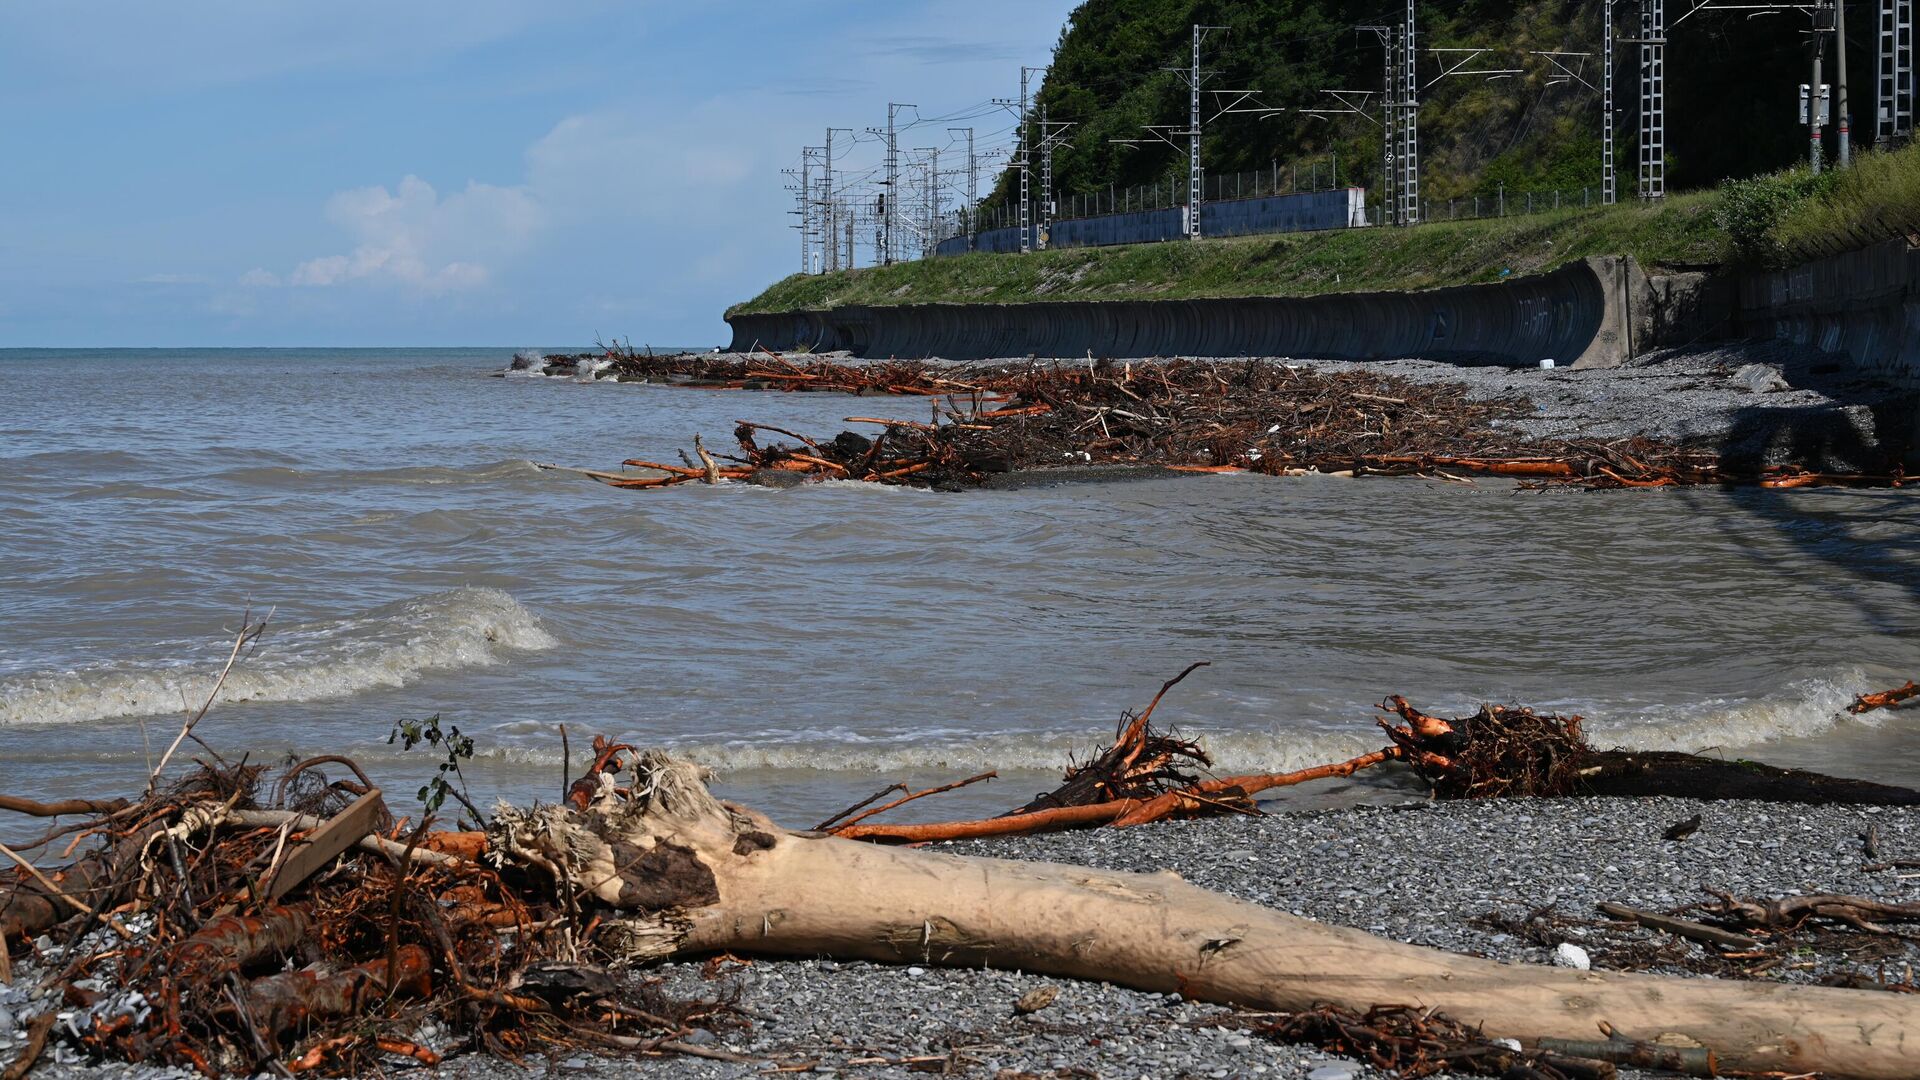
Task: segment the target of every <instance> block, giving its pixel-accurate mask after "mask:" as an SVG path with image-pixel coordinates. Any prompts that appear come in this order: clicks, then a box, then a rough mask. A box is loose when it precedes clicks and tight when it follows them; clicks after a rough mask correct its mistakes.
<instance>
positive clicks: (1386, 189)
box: [1334, 26, 1399, 225]
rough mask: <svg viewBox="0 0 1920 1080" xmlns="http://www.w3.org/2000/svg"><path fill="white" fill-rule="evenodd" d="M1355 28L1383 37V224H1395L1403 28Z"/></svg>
mask: <svg viewBox="0 0 1920 1080" xmlns="http://www.w3.org/2000/svg"><path fill="white" fill-rule="evenodd" d="M1354 29H1355V30H1362V31H1366V30H1370V31H1372V32H1373V34H1374V35H1375V36H1376V37H1378V38H1379V39H1380V56H1381V75H1380V224H1382V225H1391V224H1393V222H1394V220H1395V218H1394V209H1395V207H1394V203H1395V201H1396V198H1395V195H1394V191H1395V185H1394V172H1395V169H1394V156H1393V147H1394V142H1395V141H1396V138H1397V135H1396V131H1397V119H1396V117H1397V115H1398V112H1399V110H1398V109H1396V108H1394V100H1395V96H1394V92H1395V90H1396V89H1397V88H1398V85H1399V80H1398V79H1397V78H1395V75H1396V74H1397V73H1398V71H1399V64H1398V62H1397V61H1398V58H1399V40H1398V39H1399V30H1398V29H1397V28H1395V27H1391V26H1356V27H1354ZM1334 97H1335V98H1336V99H1339V100H1341V101H1342V102H1343V103H1344V102H1345V100H1346V99H1344V98H1341V97H1340V95H1339V94H1335V95H1334ZM1356 111H1358V107H1357V106H1356Z"/></svg>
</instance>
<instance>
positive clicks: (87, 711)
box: [0, 588, 559, 727]
mask: <svg viewBox="0 0 1920 1080" xmlns="http://www.w3.org/2000/svg"><path fill="white" fill-rule="evenodd" d="M173 644H175V645H178V646H179V647H181V648H182V649H185V648H187V646H186V645H185V644H184V643H173ZM558 644H559V642H558V641H556V640H555V639H554V638H553V636H552V635H551V634H549V633H547V631H546V630H544V629H543V628H542V627H541V625H540V620H539V619H537V618H535V617H534V615H533V613H532V612H530V611H528V610H527V609H526V608H524V607H522V606H520V603H519V602H518V601H516V600H515V599H514V598H513V597H511V596H509V595H508V594H506V593H504V592H502V591H500V590H498V589H473V588H463V589H451V590H448V591H446V592H439V593H431V594H428V595H426V596H421V597H416V598H414V599H412V600H405V601H401V602H398V603H394V604H387V605H384V606H382V607H379V608H375V609H373V610H372V611H368V612H365V613H362V614H360V615H356V616H353V617H351V618H346V619H334V620H324V621H316V622H308V623H296V624H293V625H290V626H284V627H282V626H274V625H270V626H269V627H268V630H267V634H266V636H265V637H264V638H262V639H261V645H260V649H259V651H258V652H257V653H256V654H255V655H253V656H251V657H249V658H247V659H246V660H244V661H242V662H241V663H240V664H238V665H237V666H235V668H234V669H233V673H232V674H231V675H230V676H228V678H227V682H226V685H225V686H224V687H222V688H221V691H220V698H219V700H220V701H223V702H235V701H261V702H274V701H321V700H326V699H329V698H341V697H347V696H349V695H352V694H356V693H359V692H361V691H364V690H372V689H377V688H381V687H399V686H405V685H407V684H408V683H410V682H412V681H414V680H415V679H417V678H419V677H420V676H421V675H422V674H424V673H426V672H430V671H450V670H458V669H462V668H475V667H486V666H490V665H493V664H499V663H504V662H505V661H506V660H507V659H508V658H509V657H510V656H511V654H512V653H513V652H514V651H539V650H545V649H551V648H554V647H555V646H557V645H558ZM204 648H205V647H204V645H203V646H201V647H200V648H196V649H194V650H193V653H194V655H191V656H187V657H167V658H162V659H157V660H141V661H132V662H124V661H114V662H109V663H102V664H96V665H90V666H87V667H81V668H76V669H71V670H66V671H42V672H32V673H28V674H25V675H15V676H8V677H5V678H0V727H8V726H12V725H18V724H60V723H80V722H85V721H91V720H104V719H108V718H111V717H122V716H158V715H163V714H170V713H178V712H180V711H181V708H182V702H183V701H192V702H193V703H194V704H195V705H196V706H197V705H198V703H199V702H201V701H203V700H205V695H206V693H207V691H208V690H209V689H211V687H212V685H213V680H214V677H215V676H216V675H217V674H218V672H219V668H220V664H221V663H222V662H223V661H224V660H225V655H224V653H222V654H221V655H219V656H213V655H212V654H211V653H210V652H207V651H203V650H204Z"/></svg>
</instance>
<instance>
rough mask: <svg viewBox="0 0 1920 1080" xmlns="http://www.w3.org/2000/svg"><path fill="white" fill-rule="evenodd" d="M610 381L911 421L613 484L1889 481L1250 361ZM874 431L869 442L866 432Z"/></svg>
mask: <svg viewBox="0 0 1920 1080" xmlns="http://www.w3.org/2000/svg"><path fill="white" fill-rule="evenodd" d="M612 363H613V364H614V366H615V368H616V369H617V370H618V371H619V372H620V373H621V374H620V377H622V378H629V377H630V378H641V379H646V380H648V381H657V382H662V383H665V384H667V385H678V386H686V387H695V388H710V389H711V388H727V389H766V390H771V389H781V390H800V389H805V390H820V391H834V392H841V393H849V394H884V395H893V396H912V397H916V398H921V399H925V400H928V401H930V402H931V408H930V411H929V413H928V414H927V416H926V417H925V418H924V419H915V418H911V417H886V416H850V417H847V421H848V422H849V423H857V424H860V425H863V426H865V427H866V429H867V430H866V432H865V433H862V432H856V431H844V432H841V433H839V434H838V435H834V436H818V437H814V436H808V435H803V434H800V433H797V432H792V431H784V430H781V429H778V428H772V427H767V426H764V425H759V424H753V423H748V422H745V421H741V422H740V423H739V425H738V427H737V428H736V430H735V432H734V435H735V439H736V441H737V442H738V444H739V446H738V450H737V452H726V453H713V454H710V453H708V451H707V449H706V448H705V447H703V446H700V445H699V444H698V440H696V445H695V447H694V450H695V453H696V454H697V455H698V460H696V458H695V456H694V455H689V454H685V453H683V454H682V455H681V459H682V460H681V463H680V464H677V465H676V464H673V463H670V462H668V463H662V462H653V461H645V460H637V459H636V460H629V461H627V462H624V465H625V466H626V467H627V468H629V469H633V470H638V471H637V472H607V471H595V470H585V469H582V470H574V471H577V472H582V473H584V474H585V475H588V476H591V477H593V478H594V479H597V480H600V481H603V482H605V483H608V484H610V485H613V486H615V487H623V488H653V487H672V486H675V485H678V484H684V483H693V482H707V483H718V482H720V481H723V480H754V481H758V482H788V483H790V482H794V481H795V480H828V479H840V480H860V481H871V482H875V483H887V484H907V485H914V486H924V487H938V488H945V489H959V488H966V487H971V486H975V485H978V484H981V483H984V482H986V481H987V480H988V478H990V477H992V476H993V475H995V474H999V473H1007V472H1016V471H1019V472H1026V471H1034V470H1047V469H1058V468H1062V467H1071V466H1090V465H1098V466H1131V467H1136V468H1144V467H1152V468H1164V469H1171V470H1178V471H1187V472H1232V471H1246V472H1258V473H1265V474H1269V475H1294V474H1300V473H1305V472H1317V473H1334V474H1340V475H1347V476H1364V475H1383V476H1425V477H1437V478H1442V479H1450V480H1464V479H1466V478H1468V477H1470V476H1474V475H1480V476H1506V477H1516V478H1519V479H1520V480H1522V481H1523V482H1525V483H1528V484H1535V485H1546V484H1554V485H1577V486H1580V487H1586V488H1628V487H1674V486H1684V485H1698V484H1750V485H1759V486H1762V487H1769V488H1798V487H1810V486H1822V485H1851V486H1878V485H1895V486H1897V485H1899V484H1901V483H1903V482H1904V479H1905V478H1904V476H1903V475H1902V474H1901V472H1900V470H1899V467H1898V463H1897V462H1895V461H1892V460H1889V461H1888V462H1887V464H1886V466H1885V468H1883V469H1881V470H1879V471H1877V472H1875V473H1873V474H1857V475H1856V474H1836V473H1823V472H1815V471H1811V470H1808V469H1805V468H1800V467H1798V466H1794V465H1766V466H1760V465H1755V464H1751V463H1736V462H1729V461H1723V460H1722V459H1721V458H1720V456H1719V455H1718V454H1717V453H1715V452H1714V451H1713V450H1711V449H1707V448H1702V447H1698V446H1686V445H1679V444H1672V443H1661V442H1656V441H1654V440H1650V439H1646V438H1638V437H1636V438H1629V439H1618V440H1611V441H1601V440H1582V439H1544V440H1529V439H1527V438H1525V437H1524V436H1523V435H1521V434H1520V433H1519V432H1518V431H1517V429H1515V428H1514V427H1513V426H1512V423H1511V422H1512V421H1516V420H1519V419H1522V418H1525V417H1528V416H1531V415H1533V414H1534V412H1535V410H1534V407H1533V405H1532V403H1531V402H1528V401H1526V400H1525V399H1523V398H1518V397H1509V398H1499V399H1474V398H1473V397H1471V396H1470V394H1469V392H1468V390H1467V388H1466V387H1464V386H1462V385H1459V384H1450V383H1420V382H1414V381H1411V380H1407V379H1402V378H1398V377H1395V376H1389V375H1382V374H1378V373H1375V372H1371V371H1366V370H1358V369H1349V370H1339V371H1335V370H1328V369H1324V368H1316V367H1309V366H1299V365H1289V364H1282V363H1274V362H1269V361H1262V360H1245V361H1231V362H1228V361H1212V360H1191V359H1174V360H1154V361H1136V362H1115V361H1110V360H1094V359H1092V358H1089V359H1088V361H1087V362H1086V363H1085V364H1062V363H1057V362H1055V363H1045V364H1042V363H1032V362H1029V363H1023V364H1013V365H1000V366H991V367H967V368H959V367H952V366H946V365H941V364H938V363H933V362H916V361H900V360H894V361H887V362H884V363H873V364H854V363H838V362H834V361H831V360H819V359H816V360H809V361H806V362H804V363H799V362H794V361H792V360H788V359H787V358H784V357H781V356H778V355H776V354H773V353H771V352H768V353H764V354H762V355H759V356H755V357H750V358H744V359H743V358H740V357H737V356H712V355H703V354H683V355H676V356H665V357H640V356H633V355H631V354H620V355H618V356H616V357H615V358H614V359H613V361H612ZM874 429H877V430H874Z"/></svg>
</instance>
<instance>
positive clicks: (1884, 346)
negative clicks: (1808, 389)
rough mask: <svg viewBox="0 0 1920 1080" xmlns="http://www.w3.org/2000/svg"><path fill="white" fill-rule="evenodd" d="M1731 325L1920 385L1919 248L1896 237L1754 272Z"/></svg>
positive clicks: (1890, 378)
mask: <svg viewBox="0 0 1920 1080" xmlns="http://www.w3.org/2000/svg"><path fill="white" fill-rule="evenodd" d="M1734 322H1735V328H1736V330H1737V332H1738V333H1739V334H1740V335H1741V336H1743V337H1758V338H1774V339H1778V340H1783V341H1792V342H1794V343H1796V344H1800V345H1809V346H1812V347H1814V348H1817V349H1820V350H1821V351H1823V352H1827V353H1832V354H1835V355H1837V356H1841V357H1844V358H1845V359H1846V360H1847V362H1848V363H1849V364H1851V365H1852V366H1853V367H1854V368H1856V369H1858V370H1860V371H1862V372H1864V373H1867V374H1871V375H1874V376H1876V377H1878V378H1882V379H1886V380H1888V381H1891V382H1894V383H1897V384H1900V385H1903V386H1907V387H1911V388H1914V389H1920V246H1915V245H1913V244H1910V243H1908V242H1907V241H1905V240H1893V241H1889V242H1887V243H1884V244H1876V245H1874V246H1872V247H1868V248H1862V249H1860V250H1858V251H1849V252H1846V253H1844V254H1840V255H1834V256H1830V257H1828V258H1825V259H1819V260H1816V261H1814V262H1810V263H1806V264H1804V265H1802V266H1796V267H1794V268H1792V269H1791V270H1781V271H1777V272H1774V273H1768V274H1752V275H1749V276H1747V277H1745V278H1743V279H1741V281H1740V283H1739V304H1738V309H1737V310H1736V312H1735V314H1734Z"/></svg>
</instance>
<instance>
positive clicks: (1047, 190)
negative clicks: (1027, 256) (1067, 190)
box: [1033, 101, 1053, 251]
mask: <svg viewBox="0 0 1920 1080" xmlns="http://www.w3.org/2000/svg"><path fill="white" fill-rule="evenodd" d="M1052 231H1053V133H1052V132H1050V131H1048V130H1047V103H1046V102H1044V101H1043V102H1041V103H1040V228H1039V231H1038V232H1037V233H1036V234H1035V236H1034V238H1033V241H1034V243H1033V246H1034V247H1035V248H1037V249H1038V250H1041V251H1045V250H1046V249H1047V235H1048V234H1049V233H1050V232H1052Z"/></svg>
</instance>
